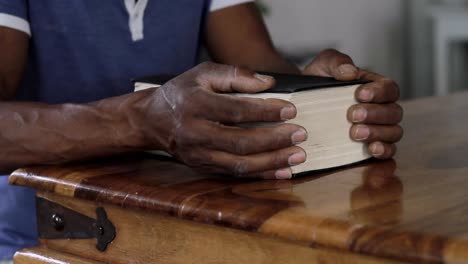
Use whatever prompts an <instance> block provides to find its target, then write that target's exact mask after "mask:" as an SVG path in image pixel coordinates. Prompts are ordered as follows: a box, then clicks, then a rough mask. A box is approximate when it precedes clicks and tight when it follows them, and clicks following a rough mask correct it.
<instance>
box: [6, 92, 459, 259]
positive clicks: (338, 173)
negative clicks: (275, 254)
mask: <svg viewBox="0 0 468 264" xmlns="http://www.w3.org/2000/svg"><path fill="white" fill-rule="evenodd" d="M403 106H404V108H405V112H406V116H405V119H404V123H403V127H404V128H405V131H406V135H405V138H404V139H403V141H402V142H401V144H399V153H398V155H397V156H396V157H395V160H394V161H383V162H381V161H369V162H365V163H361V164H358V165H355V166H351V167H347V168H340V169H336V170H328V171H322V172H318V173H311V174H310V175H308V176H306V177H301V178H297V179H293V180H292V181H252V180H240V179H233V178H229V177H225V176H221V175H204V174H199V173H196V172H194V171H192V170H191V169H189V168H186V167H185V166H183V165H180V164H177V163H173V162H170V161H167V160H157V159H154V158H151V157H147V156H141V155H135V156H130V157H129V156H126V157H119V158H111V159H109V160H103V161H94V162H90V163H82V164H75V165H66V166H46V167H34V168H26V169H21V170H18V171H16V172H15V173H13V174H12V176H11V177H10V182H11V183H13V184H19V185H25V186H30V187H34V188H37V189H41V190H45V191H49V192H55V193H56V194H59V195H64V196H68V197H76V198H81V199H86V200H91V201H95V202H97V203H105V204H112V205H115V206H119V207H123V208H129V209H130V208H131V209H143V210H147V211H148V212H152V213H158V214H165V215H168V216H171V217H177V218H181V219H185V220H190V221H195V222H200V223H205V224H210V225H218V226H224V227H230V228H234V229H239V230H243V231H250V232H257V233H261V234H263V235H267V236H269V237H276V238H279V239H284V240H288V241H290V242H291V243H297V242H300V243H305V244H307V245H309V246H311V247H325V248H329V249H338V250H343V251H349V252H353V253H358V254H363V255H370V256H376V257H385V258H391V259H398V260H403V261H411V262H431V263H468V207H467V205H468V191H467V190H468V137H467V134H468V114H467V113H468V93H460V94H456V95H452V96H449V97H442V98H431V99H424V100H419V101H415V102H408V103H404V104H403Z"/></svg>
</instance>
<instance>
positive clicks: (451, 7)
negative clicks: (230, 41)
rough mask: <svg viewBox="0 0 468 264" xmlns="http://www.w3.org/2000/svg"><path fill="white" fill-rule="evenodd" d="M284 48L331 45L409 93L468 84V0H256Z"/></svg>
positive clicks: (293, 52)
mask: <svg viewBox="0 0 468 264" xmlns="http://www.w3.org/2000/svg"><path fill="white" fill-rule="evenodd" d="M257 3H258V5H259V6H260V7H261V9H262V12H263V14H264V17H265V21H266V23H267V25H268V28H269V30H270V33H271V35H272V38H273V40H274V42H275V45H276V46H277V47H278V49H279V50H280V51H281V52H282V53H283V54H284V55H286V56H287V57H288V58H289V59H290V60H292V61H294V62H296V63H298V64H302V65H303V64H305V63H307V62H308V61H306V60H307V59H310V58H311V56H313V55H314V54H317V53H318V52H319V51H320V50H322V49H324V48H328V47H332V48H336V49H338V50H340V51H343V52H345V53H347V54H349V55H351V56H352V57H353V59H354V60H355V63H356V64H357V65H359V66H361V67H363V68H367V69H369V70H372V71H376V72H379V73H382V74H384V75H386V76H388V77H390V78H392V79H394V80H396V81H398V82H399V84H400V86H401V89H402V97H403V98H404V99H410V98H417V97H425V96H431V95H444V94H448V93H453V92H456V91H459V90H464V89H467V90H468V0H351V1H349V0H287V1H286V0H260V1H258V0H257Z"/></svg>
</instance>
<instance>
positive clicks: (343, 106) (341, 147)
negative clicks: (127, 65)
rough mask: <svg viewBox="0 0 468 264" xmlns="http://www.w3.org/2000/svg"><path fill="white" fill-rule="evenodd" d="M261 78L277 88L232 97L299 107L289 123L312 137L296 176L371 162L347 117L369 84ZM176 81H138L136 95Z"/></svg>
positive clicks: (157, 78) (305, 145)
mask: <svg viewBox="0 0 468 264" xmlns="http://www.w3.org/2000/svg"><path fill="white" fill-rule="evenodd" d="M261 74H266V75H270V76H273V77H274V78H275V80H276V85H275V86H274V87H273V88H271V89H269V90H267V91H264V92H261V93H257V94H243V93H242V94H241V93H236V94H232V95H233V96H243V97H251V98H263V99H267V98H274V99H281V100H286V101H289V102H291V103H292V104H294V105H295V106H296V108H297V116H296V118H295V119H293V120H289V121H287V122H289V123H294V124H297V125H300V126H302V127H304V128H305V129H306V130H307V132H308V135H309V137H308V140H307V141H306V142H303V143H301V144H299V146H300V147H302V148H303V149H304V150H305V152H306V154H307V161H306V162H305V163H303V164H300V165H298V166H295V167H293V168H292V170H293V173H294V175H297V174H302V173H305V172H309V171H316V170H322V169H329V168H334V167H340V166H344V165H348V164H352V163H356V162H359V161H363V160H366V159H368V158H370V155H369V154H368V152H367V145H366V144H364V143H361V142H355V141H353V140H351V138H350V135H349V130H350V127H351V123H350V122H349V121H348V120H347V117H346V115H347V111H348V109H349V107H351V106H352V105H354V104H356V103H357V101H356V99H355V96H354V94H355V91H356V89H357V88H358V87H359V86H360V85H362V84H364V83H368V81H365V80H354V81H337V80H335V79H333V78H327V77H318V76H305V75H290V74H278V73H261ZM172 77H173V76H167V75H165V76H163V75H161V76H150V77H144V78H141V79H137V80H135V81H134V85H135V91H140V90H144V89H148V88H155V87H159V86H161V85H163V84H164V83H165V82H167V81H168V80H170V79H171V78H172ZM268 125H276V124H275V123H258V124H256V123H255V124H249V125H248V126H249V127H252V126H268ZM240 126H243V127H244V126H245V125H240ZM158 153H159V154H163V153H160V152H158Z"/></svg>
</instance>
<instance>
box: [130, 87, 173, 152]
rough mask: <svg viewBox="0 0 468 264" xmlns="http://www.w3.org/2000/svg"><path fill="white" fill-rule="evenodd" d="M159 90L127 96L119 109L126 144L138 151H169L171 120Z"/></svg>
mask: <svg viewBox="0 0 468 264" xmlns="http://www.w3.org/2000/svg"><path fill="white" fill-rule="evenodd" d="M158 93H159V90H155V89H150V90H145V91H140V92H136V93H132V94H129V95H127V96H125V97H127V98H125V105H124V107H122V108H121V114H122V115H123V116H124V118H123V119H124V120H125V126H126V127H127V129H128V130H127V131H129V133H128V135H127V139H126V140H125V142H126V144H129V147H132V148H135V149H139V150H164V151H168V150H169V145H170V139H171V133H170V128H171V127H172V126H171V120H172V119H170V118H169V117H170V115H168V113H167V111H165V110H164V107H165V104H164V101H163V100H161V97H160V96H158Z"/></svg>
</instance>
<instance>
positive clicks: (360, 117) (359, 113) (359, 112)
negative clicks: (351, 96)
mask: <svg viewBox="0 0 468 264" xmlns="http://www.w3.org/2000/svg"><path fill="white" fill-rule="evenodd" d="M366 118H367V111H366V109H364V108H362V107H359V108H357V109H356V110H354V111H353V122H362V121H364V120H366Z"/></svg>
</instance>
